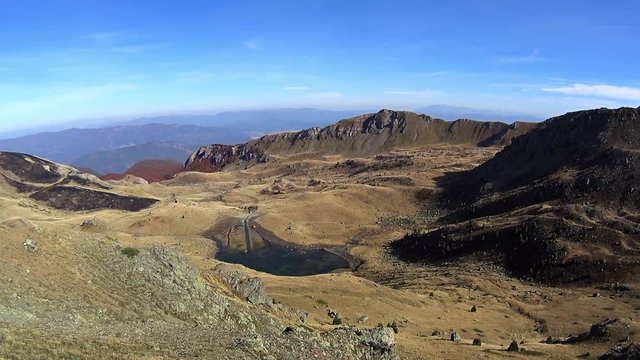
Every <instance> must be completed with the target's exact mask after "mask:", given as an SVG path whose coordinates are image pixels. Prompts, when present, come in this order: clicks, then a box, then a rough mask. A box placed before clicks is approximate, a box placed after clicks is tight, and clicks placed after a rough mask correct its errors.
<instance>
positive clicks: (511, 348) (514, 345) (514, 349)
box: [507, 340, 520, 352]
mask: <svg viewBox="0 0 640 360" xmlns="http://www.w3.org/2000/svg"><path fill="white" fill-rule="evenodd" d="M507 351H511V352H518V351H520V345H518V342H517V341H515V340H513V341H512V342H511V344H509V347H508V348H507Z"/></svg>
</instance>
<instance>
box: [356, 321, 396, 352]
mask: <svg viewBox="0 0 640 360" xmlns="http://www.w3.org/2000/svg"><path fill="white" fill-rule="evenodd" d="M359 331H360V333H361V334H362V335H361V338H362V340H361V342H362V343H363V344H364V345H367V346H369V347H371V348H372V349H373V350H375V351H377V352H379V353H381V354H388V353H390V352H391V351H392V350H393V348H394V346H395V345H396V337H395V333H394V332H393V329H390V328H388V327H384V326H377V327H375V328H373V329H368V330H359Z"/></svg>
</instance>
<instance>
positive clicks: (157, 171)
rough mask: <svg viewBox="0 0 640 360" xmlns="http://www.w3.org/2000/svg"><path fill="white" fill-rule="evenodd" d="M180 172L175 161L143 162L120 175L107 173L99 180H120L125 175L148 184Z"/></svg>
mask: <svg viewBox="0 0 640 360" xmlns="http://www.w3.org/2000/svg"><path fill="white" fill-rule="evenodd" d="M180 171H182V163H180V162H178V161H175V160H143V161H140V162H137V163H135V164H133V166H132V167H130V168H129V169H127V171H125V172H124V173H122V174H116V173H109V174H106V175H104V176H101V177H100V179H101V180H121V179H123V178H124V177H125V176H127V175H133V176H137V177H139V178H142V179H145V180H147V181H148V182H150V183H152V182H158V181H162V180H168V179H171V178H172V177H173V176H174V175H175V174H177V173H179V172H180Z"/></svg>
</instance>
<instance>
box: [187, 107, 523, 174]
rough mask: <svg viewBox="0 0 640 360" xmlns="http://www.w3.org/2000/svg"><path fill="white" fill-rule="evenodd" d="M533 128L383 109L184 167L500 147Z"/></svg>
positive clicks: (206, 156)
mask: <svg viewBox="0 0 640 360" xmlns="http://www.w3.org/2000/svg"><path fill="white" fill-rule="evenodd" d="M533 127H535V124H531V123H521V122H517V123H513V124H511V125H507V124H504V123H499V122H479V121H473V120H466V119H462V120H456V121H453V122H448V121H444V120H441V119H435V118H432V117H430V116H427V115H419V114H415V113H411V112H406V111H393V110H381V111H379V112H377V113H375V114H366V115H361V116H357V117H354V118H350V119H345V120H342V121H339V122H337V123H335V124H333V125H329V126H327V127H324V128H318V127H315V128H310V129H306V130H302V131H298V132H288V133H279V134H273V135H265V136H263V137H261V138H259V139H256V140H252V141H249V142H247V143H246V144H240V145H235V146H225V145H219V144H214V145H210V146H208V147H207V146H205V147H201V148H200V149H198V150H197V151H196V152H195V153H193V154H192V155H191V157H190V158H189V159H188V160H187V161H186V163H185V169H186V170H198V171H217V170H219V169H220V168H221V165H222V167H223V166H224V165H226V164H230V163H234V162H236V161H238V160H243V161H248V160H252V159H261V160H264V159H266V156H267V155H291V154H298V155H300V154H341V155H344V156H371V155H375V154H379V153H381V152H384V151H389V150H392V149H398V148H407V147H415V146H420V145H427V144H437V143H448V144H465V145H474V146H504V145H506V144H508V143H510V142H511V139H513V138H514V137H517V136H519V135H521V134H524V133H526V132H527V131H529V130H530V129H532V128H533Z"/></svg>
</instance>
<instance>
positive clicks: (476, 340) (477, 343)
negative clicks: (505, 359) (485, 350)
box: [473, 338, 482, 346]
mask: <svg viewBox="0 0 640 360" xmlns="http://www.w3.org/2000/svg"><path fill="white" fill-rule="evenodd" d="M473 345H474V346H482V340H480V339H478V338H475V339H473Z"/></svg>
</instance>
